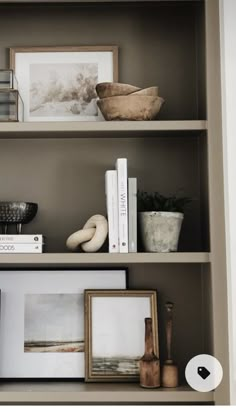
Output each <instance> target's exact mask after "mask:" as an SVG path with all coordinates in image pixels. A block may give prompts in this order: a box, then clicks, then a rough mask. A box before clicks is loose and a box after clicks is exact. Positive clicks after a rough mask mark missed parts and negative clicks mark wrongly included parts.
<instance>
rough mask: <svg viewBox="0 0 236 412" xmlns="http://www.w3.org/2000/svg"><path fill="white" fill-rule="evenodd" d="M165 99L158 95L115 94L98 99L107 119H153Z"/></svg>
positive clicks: (98, 103)
mask: <svg viewBox="0 0 236 412" xmlns="http://www.w3.org/2000/svg"><path fill="white" fill-rule="evenodd" d="M163 103H164V99H162V98H161V97H158V96H143V95H134V94H131V95H129V96H115V97H107V98H105V99H101V100H98V101H97V105H98V107H99V109H100V110H101V112H102V114H103V116H104V118H105V119H106V120H153V119H155V118H156V116H157V114H158V112H159V111H160V109H161V106H162V104H163Z"/></svg>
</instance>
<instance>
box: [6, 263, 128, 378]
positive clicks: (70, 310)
mask: <svg viewBox="0 0 236 412" xmlns="http://www.w3.org/2000/svg"><path fill="white" fill-rule="evenodd" d="M88 287H90V288H91V287H93V288H94V287H95V288H97V289H100V288H102V289H104V288H108V289H110V288H111V287H112V288H114V289H120V288H124V289H125V288H126V270H123V269H122V270H118V269H115V270H113V269H112V270H108V269H105V270H102V269H99V270H14V271H4V270H3V271H1V272H0V288H1V337H0V378H84V369H85V362H84V347H85V345H84V340H85V338H84V290H85V289H86V288H88Z"/></svg>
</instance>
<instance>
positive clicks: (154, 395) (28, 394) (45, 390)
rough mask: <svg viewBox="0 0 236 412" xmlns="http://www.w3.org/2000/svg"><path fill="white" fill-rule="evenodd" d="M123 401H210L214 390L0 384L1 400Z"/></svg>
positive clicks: (124, 385) (14, 402) (57, 384)
mask: <svg viewBox="0 0 236 412" xmlns="http://www.w3.org/2000/svg"><path fill="white" fill-rule="evenodd" d="M11 399H12V400H11ZM9 401H10V402H11V403H13V404H17V403H37V404H41V403H49V404H50V403H51V404H55V403H68V404H73V403H76V404H79V403H89V404H99V403H100V404H104V403H108V404H122V403H126V404H127V403H131V404H135V403H136V404H137V403H146V404H153V403H154V404H155V403H166V402H173V403H182V402H186V403H192V402H197V403H213V401H214V392H208V393H203V392H202V393H200V392H196V391H193V390H191V388H189V387H187V386H180V387H178V388H175V389H164V388H160V389H156V390H152V391H150V390H145V389H142V388H140V387H139V385H138V384H132V383H127V384H121V383H118V384H111V383H110V384H107V383H105V384H104V383H102V384H101V383H100V384H94V383H89V384H85V383H80V382H79V383H76V382H74V383H71V382H67V383H66V382H63V383H62V382H57V383H52V382H47V383H38V382H37V383H34V382H30V383H29V382H24V383H13V384H12V383H5V384H3V385H1V386H0V402H2V403H4V402H9Z"/></svg>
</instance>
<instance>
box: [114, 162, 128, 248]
mask: <svg viewBox="0 0 236 412" xmlns="http://www.w3.org/2000/svg"><path fill="white" fill-rule="evenodd" d="M116 170H117V181H118V213H119V217H118V221H119V251H120V253H128V247H129V245H128V198H127V195H128V193H127V191H128V190H127V189H128V187H127V186H128V183H127V159H117V161H116Z"/></svg>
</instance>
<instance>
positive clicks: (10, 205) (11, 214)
mask: <svg viewBox="0 0 236 412" xmlns="http://www.w3.org/2000/svg"><path fill="white" fill-rule="evenodd" d="M37 211H38V205H37V203H30V202H0V223H2V224H10V223H16V224H19V223H21V224H25V223H29V222H30V221H31V220H32V219H33V218H34V217H35V215H36V213H37Z"/></svg>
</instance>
